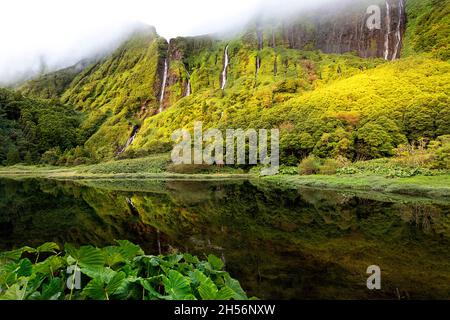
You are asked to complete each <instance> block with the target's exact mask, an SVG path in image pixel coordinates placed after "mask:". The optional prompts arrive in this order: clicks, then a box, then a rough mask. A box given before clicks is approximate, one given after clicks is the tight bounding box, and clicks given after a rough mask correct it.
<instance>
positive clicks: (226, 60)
mask: <svg viewBox="0 0 450 320" xmlns="http://www.w3.org/2000/svg"><path fill="white" fill-rule="evenodd" d="M228 47H229V46H228V45H227V46H226V47H225V53H224V63H223V71H222V87H221V89H222V90H225V86H226V85H227V76H228V75H227V71H228V65H229V63H230V60H229V57H228Z"/></svg>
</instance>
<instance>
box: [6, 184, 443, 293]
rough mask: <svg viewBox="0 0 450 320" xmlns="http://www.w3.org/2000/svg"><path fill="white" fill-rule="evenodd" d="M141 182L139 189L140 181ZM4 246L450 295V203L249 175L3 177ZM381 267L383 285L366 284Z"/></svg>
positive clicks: (290, 281)
mask: <svg viewBox="0 0 450 320" xmlns="http://www.w3.org/2000/svg"><path fill="white" fill-rule="evenodd" d="M135 190H139V191H135ZM0 212H1V214H0V249H1V250H6V249H12V248H16V247H20V246H23V245H31V246H37V245H39V244H41V243H42V242H45V241H55V242H58V243H61V244H63V243H65V242H71V243H75V244H80V245H81V244H92V245H96V246H104V245H107V244H111V243H113V241H114V239H128V240H130V241H133V242H135V243H138V244H140V245H141V246H142V247H143V248H144V249H145V251H146V252H148V253H153V254H158V253H160V252H162V253H165V252H170V251H176V250H178V251H183V252H191V253H194V254H197V255H199V256H203V255H207V254H209V253H215V254H216V255H218V256H221V257H222V258H223V259H224V261H225V262H226V267H227V269H228V270H229V271H230V272H231V273H232V274H233V276H234V277H236V278H238V279H239V280H240V281H241V283H242V285H243V287H244V288H245V289H246V290H247V291H248V292H249V293H250V294H251V295H256V296H258V297H261V298H272V299H335V298H339V299H350V298H363V299H374V298H387V299H396V298H398V297H401V298H408V297H410V298H449V297H450V213H449V212H450V203H446V202H445V201H444V202H442V201H440V202H439V201H430V200H429V201H425V200H418V199H412V198H407V199H406V198H396V199H389V200H387V197H386V196H384V195H363V196H361V195H359V196H356V195H354V194H349V193H342V192H335V191H319V190H312V189H303V190H285V189H277V188H274V187H272V186H268V185H264V184H260V183H259V182H250V181H222V182H205V181H167V182H163V181H126V180H122V181H90V182H89V181H83V182H56V181H49V180H22V181H13V180H0ZM373 264H376V265H379V266H380V267H381V269H382V272H383V274H382V290H381V291H374V292H371V291H369V290H367V288H366V286H365V283H366V279H367V277H368V275H366V274H365V271H366V269H367V267H368V266H369V265H373Z"/></svg>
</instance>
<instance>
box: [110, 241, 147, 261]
mask: <svg viewBox="0 0 450 320" xmlns="http://www.w3.org/2000/svg"><path fill="white" fill-rule="evenodd" d="M116 242H117V243H118V244H119V249H120V252H121V253H122V256H123V257H124V258H125V259H127V260H129V259H132V258H134V257H136V256H139V255H143V254H144V251H143V250H142V249H141V247H139V246H138V245H135V244H134V243H131V242H130V241H127V240H116Z"/></svg>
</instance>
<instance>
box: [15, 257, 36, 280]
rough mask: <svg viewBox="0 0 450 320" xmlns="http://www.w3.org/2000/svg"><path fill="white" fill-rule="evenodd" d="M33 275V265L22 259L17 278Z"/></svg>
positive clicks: (18, 266)
mask: <svg viewBox="0 0 450 320" xmlns="http://www.w3.org/2000/svg"><path fill="white" fill-rule="evenodd" d="M32 273H33V264H32V263H31V261H30V260H29V259H22V260H20V261H19V263H18V265H17V270H16V274H17V277H29V276H31V274H32Z"/></svg>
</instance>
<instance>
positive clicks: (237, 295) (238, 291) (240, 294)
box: [225, 275, 248, 300]
mask: <svg viewBox="0 0 450 320" xmlns="http://www.w3.org/2000/svg"><path fill="white" fill-rule="evenodd" d="M225 284H226V286H227V287H228V288H229V289H231V290H233V292H234V295H233V299H235V300H248V297H247V295H246V294H245V292H244V290H243V289H242V287H241V285H240V284H239V281H237V280H236V279H233V278H231V277H230V276H229V275H226V276H225Z"/></svg>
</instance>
